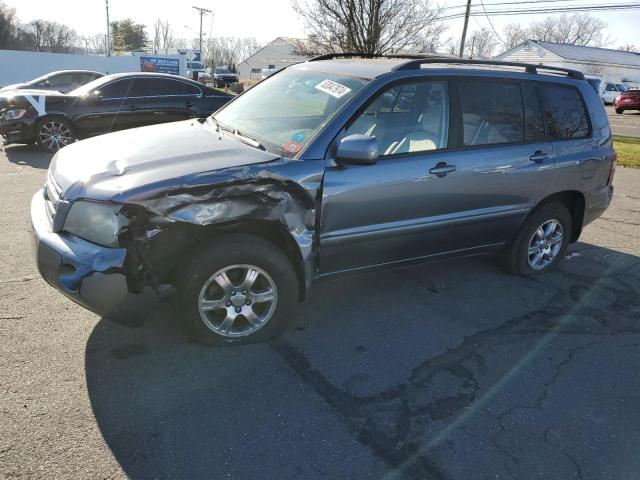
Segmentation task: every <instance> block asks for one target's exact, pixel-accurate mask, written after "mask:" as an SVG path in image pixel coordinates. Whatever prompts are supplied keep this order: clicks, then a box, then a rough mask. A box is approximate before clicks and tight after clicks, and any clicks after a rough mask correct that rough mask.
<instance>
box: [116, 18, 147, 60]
mask: <svg viewBox="0 0 640 480" xmlns="http://www.w3.org/2000/svg"><path fill="white" fill-rule="evenodd" d="M145 28H146V27H145V25H143V24H141V23H135V22H134V21H133V20H132V19H130V18H127V19H125V20H121V21H119V22H111V38H112V40H111V44H112V45H113V49H114V50H116V51H127V52H128V51H131V52H139V51H141V50H146V48H147V43H148V38H147V32H146V31H145Z"/></svg>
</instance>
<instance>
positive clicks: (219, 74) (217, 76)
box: [213, 67, 238, 87]
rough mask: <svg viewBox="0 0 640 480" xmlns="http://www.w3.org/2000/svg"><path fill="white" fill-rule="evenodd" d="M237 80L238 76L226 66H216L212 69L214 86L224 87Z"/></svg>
mask: <svg viewBox="0 0 640 480" xmlns="http://www.w3.org/2000/svg"><path fill="white" fill-rule="evenodd" d="M237 81H238V76H237V75H236V74H235V73H233V72H232V71H231V70H229V69H228V68H223V67H216V68H214V69H213V83H214V84H215V86H216V87H226V86H227V85H229V84H231V83H236V82H237Z"/></svg>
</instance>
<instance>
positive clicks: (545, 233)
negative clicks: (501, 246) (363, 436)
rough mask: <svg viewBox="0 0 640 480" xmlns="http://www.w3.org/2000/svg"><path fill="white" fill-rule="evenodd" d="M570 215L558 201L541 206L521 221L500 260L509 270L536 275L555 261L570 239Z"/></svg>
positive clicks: (553, 265)
mask: <svg viewBox="0 0 640 480" xmlns="http://www.w3.org/2000/svg"><path fill="white" fill-rule="evenodd" d="M571 231H572V223H571V214H570V213H569V210H567V207H565V206H564V205H563V204H562V203H559V202H550V203H546V204H543V205H541V206H540V207H538V209H537V210H535V211H534V212H533V213H532V214H531V215H530V216H529V217H528V218H527V219H526V220H525V222H524V223H523V224H522V226H521V227H520V230H519V231H518V233H517V234H516V236H515V238H514V239H513V241H512V242H511V243H510V244H509V245H508V246H507V248H506V249H505V250H504V251H503V252H502V263H503V265H504V267H505V268H506V269H507V270H508V271H509V272H511V273H514V274H517V275H537V274H540V273H544V272H547V271H549V270H551V269H553V268H555V266H556V265H557V264H558V262H559V261H560V258H561V257H562V255H563V254H564V251H565V250H566V248H567V245H569V241H570V239H571Z"/></svg>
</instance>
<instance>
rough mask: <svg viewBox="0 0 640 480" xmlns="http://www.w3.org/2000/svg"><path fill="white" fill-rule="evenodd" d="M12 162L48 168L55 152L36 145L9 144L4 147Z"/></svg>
mask: <svg viewBox="0 0 640 480" xmlns="http://www.w3.org/2000/svg"><path fill="white" fill-rule="evenodd" d="M2 150H3V151H4V154H5V155H6V156H7V158H8V159H9V161H10V162H11V163H15V164H16V165H25V166H30V167H33V168H39V169H44V170H46V169H47V168H49V163H50V162H51V159H52V158H53V155H54V154H53V153H51V152H47V151H46V150H44V149H42V148H40V147H38V146H36V145H8V146H5V147H2Z"/></svg>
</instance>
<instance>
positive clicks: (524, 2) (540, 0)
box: [440, 0, 584, 13]
mask: <svg viewBox="0 0 640 480" xmlns="http://www.w3.org/2000/svg"><path fill="white" fill-rule="evenodd" d="M582 1H584V0H532V1H527V0H519V1H516V2H492V3H487V4H486V5H487V6H488V7H493V6H494V5H535V4H538V3H565V2H582ZM466 6H467V4H466V3H465V4H461V5H451V6H447V7H442V8H440V10H455V9H456V8H465V7H466ZM461 13H462V12H461Z"/></svg>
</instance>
